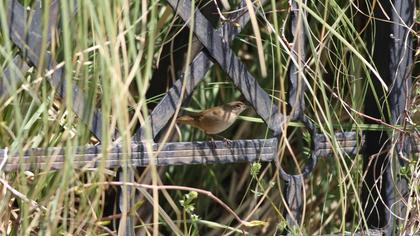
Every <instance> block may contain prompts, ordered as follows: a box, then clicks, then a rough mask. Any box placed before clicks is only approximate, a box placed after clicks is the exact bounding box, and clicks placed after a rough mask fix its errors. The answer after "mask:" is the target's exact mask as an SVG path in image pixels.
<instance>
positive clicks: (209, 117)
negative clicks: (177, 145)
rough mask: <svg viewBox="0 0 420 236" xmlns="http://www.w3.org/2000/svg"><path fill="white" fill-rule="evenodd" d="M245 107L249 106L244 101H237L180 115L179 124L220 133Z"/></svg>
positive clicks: (209, 132) (208, 132) (206, 131)
mask: <svg viewBox="0 0 420 236" xmlns="http://www.w3.org/2000/svg"><path fill="white" fill-rule="evenodd" d="M245 109H247V106H246V105H245V104H244V103H243V102H240V101H235V102H230V103H227V104H225V105H222V106H217V107H212V108H209V109H207V110H205V111H202V112H198V113H192V114H190V115H185V116H180V117H178V118H177V119H176V121H177V123H179V124H187V125H191V126H193V127H195V128H199V129H201V130H203V131H204V132H205V133H206V134H218V133H221V132H223V131H225V130H226V129H227V128H229V127H230V126H231V125H232V124H233V123H234V122H235V121H236V119H237V118H238V116H239V114H241V113H242V112H243V111H244V110H245Z"/></svg>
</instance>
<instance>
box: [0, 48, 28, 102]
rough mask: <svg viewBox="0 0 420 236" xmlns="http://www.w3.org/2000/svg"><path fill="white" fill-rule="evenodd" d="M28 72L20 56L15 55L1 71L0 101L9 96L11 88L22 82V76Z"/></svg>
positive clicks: (26, 65)
mask: <svg viewBox="0 0 420 236" xmlns="http://www.w3.org/2000/svg"><path fill="white" fill-rule="evenodd" d="M28 70H29V65H28V63H26V62H25V61H24V60H22V57H21V56H20V55H16V56H15V57H14V58H13V60H12V61H11V62H10V63H9V64H8V65H7V67H6V69H5V70H4V71H3V76H2V77H1V79H0V101H2V99H3V98H7V97H9V96H10V92H11V87H12V86H13V84H15V85H16V86H17V85H18V84H20V83H22V81H23V76H24V75H25V73H26V72H27V71H28Z"/></svg>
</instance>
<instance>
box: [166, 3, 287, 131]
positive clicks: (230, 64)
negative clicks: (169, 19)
mask: <svg viewBox="0 0 420 236" xmlns="http://www.w3.org/2000/svg"><path fill="white" fill-rule="evenodd" d="M167 2H168V3H169V4H170V5H171V6H172V8H174V9H175V11H176V12H177V14H178V15H179V16H181V18H182V19H183V20H184V21H186V22H189V21H190V20H191V15H190V13H191V2H190V1H179V0H167ZM194 33H195V35H196V36H197V38H198V39H199V40H200V41H201V43H202V44H203V46H204V47H206V49H207V50H208V52H209V53H210V55H211V56H212V58H213V59H214V60H215V61H216V62H217V63H218V64H219V65H220V66H221V68H222V69H223V70H224V71H225V72H226V73H227V74H228V75H229V77H230V78H231V79H232V81H233V83H234V84H235V86H236V87H238V89H239V90H240V91H241V92H242V95H243V96H244V98H245V99H246V100H247V101H248V102H249V103H250V104H251V105H252V106H253V107H254V109H255V111H256V112H257V114H258V115H259V116H260V117H261V118H263V120H264V121H265V122H266V123H267V126H268V127H269V128H270V129H271V130H273V131H274V135H275V136H277V135H279V134H280V133H281V127H282V124H283V123H284V122H285V121H286V117H285V116H283V115H282V114H281V113H280V112H279V109H278V107H277V105H276V104H274V102H273V101H272V100H271V98H270V97H269V96H268V94H267V93H266V92H265V91H264V90H263V89H262V88H261V87H260V86H259V85H258V83H257V82H256V80H255V78H254V77H253V76H252V75H251V74H250V73H249V72H248V71H247V69H246V66H245V65H244V64H243V63H242V62H241V61H240V60H239V58H238V57H237V56H236V55H235V53H234V52H233V50H232V49H231V48H230V47H229V44H228V42H226V41H225V40H224V39H223V37H222V36H221V34H220V32H219V31H217V30H214V29H213V27H212V25H211V24H210V22H209V21H208V20H207V19H206V18H205V17H204V16H203V15H202V14H201V13H200V11H199V10H196V11H195V12H194Z"/></svg>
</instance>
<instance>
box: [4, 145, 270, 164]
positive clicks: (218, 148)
mask: <svg viewBox="0 0 420 236" xmlns="http://www.w3.org/2000/svg"><path fill="white" fill-rule="evenodd" d="M150 145H151V149H152V150H151V151H149V150H148V149H147V144H145V143H133V144H131V146H130V150H129V151H124V150H123V147H122V146H121V145H119V144H117V145H114V146H111V147H102V146H87V147H75V148H74V149H71V148H70V150H69V151H68V153H67V154H66V152H65V150H64V148H60V147H55V148H46V149H42V148H33V149H29V150H27V151H25V152H24V153H23V156H19V155H16V154H7V152H6V150H4V149H2V150H0V165H1V163H3V162H4V165H3V169H2V170H4V171H13V170H19V169H24V170H34V169H48V168H51V169H60V168H62V167H63V165H64V163H65V161H68V162H71V163H72V165H73V166H74V168H84V167H98V166H101V165H103V166H105V167H107V168H114V167H121V166H123V165H128V166H134V167H140V166H148V165H149V164H150V163H151V162H153V163H154V164H155V165H157V166H167V165H187V164H211V163H234V162H235V163H236V162H252V161H272V160H274V159H275V158H276V156H277V139H276V138H273V139H257V140H235V141H232V142H231V143H227V142H224V141H200V142H178V143H166V144H150ZM104 154H105V156H104ZM5 160H6V161H5Z"/></svg>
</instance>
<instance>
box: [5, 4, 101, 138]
mask: <svg viewBox="0 0 420 236" xmlns="http://www.w3.org/2000/svg"><path fill="white" fill-rule="evenodd" d="M74 3H76V1H74ZM7 10H8V12H9V13H10V14H9V15H8V17H7V21H8V25H9V36H10V38H11V40H12V41H13V42H14V43H15V44H16V46H18V47H19V48H20V49H21V50H22V52H23V54H24V55H25V56H26V57H27V58H28V59H29V60H30V61H31V63H32V64H33V65H40V62H41V61H40V55H41V49H42V44H43V43H44V44H46V46H49V44H50V42H51V33H52V31H53V29H55V28H56V27H57V26H56V24H57V23H58V14H59V1H58V0H54V1H53V2H52V3H51V5H50V8H49V11H50V12H49V17H50V20H49V25H48V31H47V37H46V38H44V37H42V36H43V35H42V29H43V27H42V12H41V11H42V9H39V8H38V9H37V10H36V11H35V13H34V14H33V17H32V21H31V22H30V23H29V25H28V23H27V21H26V14H25V9H24V7H23V6H22V5H21V4H20V3H19V2H18V1H17V0H8V8H7ZM44 58H45V60H44V62H45V64H44V65H47V67H48V68H50V69H53V68H54V67H55V65H56V62H55V60H54V59H53V58H52V57H51V54H49V53H45V56H44ZM62 74H63V68H59V69H57V70H56V71H54V73H53V74H52V75H51V78H50V79H49V82H50V83H51V85H52V86H53V87H54V88H55V89H56V91H57V93H58V94H59V96H61V97H62V98H64V97H66V96H67V94H66V92H65V91H66V89H65V83H63V80H62ZM6 78H9V77H6ZM8 83H9V84H10V81H8ZM2 91H6V89H5V87H3V88H2ZM5 95H7V94H6V92H5V94H2V97H4V96H5ZM86 97H87V96H86V95H85V94H84V92H83V91H82V90H81V89H80V88H79V87H78V86H77V85H73V87H72V99H73V100H72V109H73V111H74V112H75V113H76V114H77V115H78V116H79V118H80V119H81V120H83V122H84V123H85V124H87V125H88V127H89V129H90V130H91V132H92V133H93V134H94V135H95V136H96V137H97V138H98V139H101V138H102V130H101V128H102V114H101V112H100V111H98V110H97V109H95V110H94V111H93V114H92V119H89V116H90V114H87V113H86V110H87V109H86V104H85V98H86Z"/></svg>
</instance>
